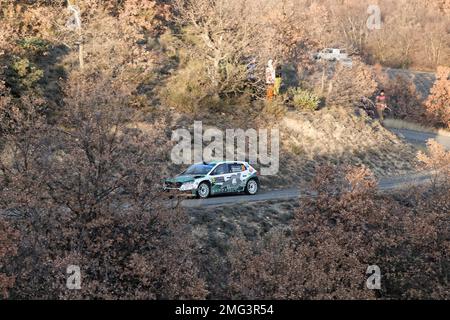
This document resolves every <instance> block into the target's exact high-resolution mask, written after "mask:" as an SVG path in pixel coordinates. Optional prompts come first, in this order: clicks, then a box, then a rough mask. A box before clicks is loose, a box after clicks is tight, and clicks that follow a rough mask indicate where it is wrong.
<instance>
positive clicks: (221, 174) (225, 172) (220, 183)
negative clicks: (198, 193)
mask: <svg viewBox="0 0 450 320" xmlns="http://www.w3.org/2000/svg"><path fill="white" fill-rule="evenodd" d="M210 176H211V178H210V182H211V193H212V194H218V193H224V192H226V191H225V190H226V189H227V183H226V181H227V180H228V179H227V177H228V176H229V168H228V164H226V163H222V164H219V165H218V166H217V167H216V168H215V169H214V170H213V172H212V173H211V174H210Z"/></svg>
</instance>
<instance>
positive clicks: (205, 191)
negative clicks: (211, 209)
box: [197, 182, 210, 199]
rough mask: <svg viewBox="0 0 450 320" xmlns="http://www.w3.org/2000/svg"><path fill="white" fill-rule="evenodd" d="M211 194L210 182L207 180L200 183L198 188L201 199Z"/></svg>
mask: <svg viewBox="0 0 450 320" xmlns="http://www.w3.org/2000/svg"><path fill="white" fill-rule="evenodd" d="M209 194H210V188H209V184H208V183H206V182H202V183H200V185H199V186H198V189H197V195H198V197H199V198H201V199H206V198H208V197H209Z"/></svg>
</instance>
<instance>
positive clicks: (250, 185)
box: [164, 161, 260, 199]
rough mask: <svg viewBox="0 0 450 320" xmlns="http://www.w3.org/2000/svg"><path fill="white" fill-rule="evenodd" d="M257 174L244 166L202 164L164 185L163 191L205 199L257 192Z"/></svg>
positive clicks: (237, 163) (238, 162)
mask: <svg viewBox="0 0 450 320" xmlns="http://www.w3.org/2000/svg"><path fill="white" fill-rule="evenodd" d="M258 175H259V174H258V172H257V171H256V170H255V169H254V168H253V167H252V166H251V165H250V164H248V163H247V162H242V161H224V162H203V163H197V164H194V165H192V166H190V167H189V168H188V169H187V170H186V171H184V172H183V173H181V174H179V175H178V176H176V177H174V178H171V179H166V180H165V181H164V190H166V191H175V192H182V193H188V194H191V195H194V196H197V197H199V198H202V199H205V198H208V197H209V196H211V195H217V194H224V193H237V192H245V193H247V194H249V195H254V194H256V193H257V192H258V191H259V186H260V185H259V178H258Z"/></svg>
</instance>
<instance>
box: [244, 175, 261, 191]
mask: <svg viewBox="0 0 450 320" xmlns="http://www.w3.org/2000/svg"><path fill="white" fill-rule="evenodd" d="M258 190H259V185H258V182H257V181H256V180H254V179H252V180H249V181H248V182H247V186H246V187H245V193H246V194H249V195H254V194H256V193H258Z"/></svg>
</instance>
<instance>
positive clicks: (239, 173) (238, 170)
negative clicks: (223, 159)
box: [229, 162, 248, 192]
mask: <svg viewBox="0 0 450 320" xmlns="http://www.w3.org/2000/svg"><path fill="white" fill-rule="evenodd" d="M229 170H230V175H229V180H230V183H229V185H230V189H231V190H232V191H231V192H240V191H244V189H245V183H246V180H247V177H248V171H247V167H246V166H245V165H244V164H243V163H238V162H236V163H230V164H229Z"/></svg>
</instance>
